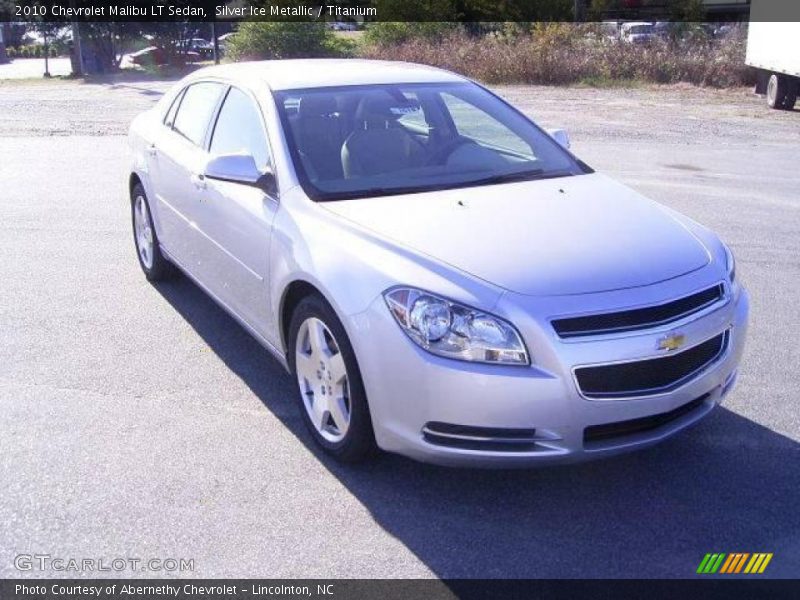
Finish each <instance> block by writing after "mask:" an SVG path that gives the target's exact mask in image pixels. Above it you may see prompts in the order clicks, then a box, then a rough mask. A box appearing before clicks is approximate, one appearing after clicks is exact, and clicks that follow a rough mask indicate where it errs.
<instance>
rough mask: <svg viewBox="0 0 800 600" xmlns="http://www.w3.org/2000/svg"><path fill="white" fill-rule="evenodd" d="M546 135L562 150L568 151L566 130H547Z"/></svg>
mask: <svg viewBox="0 0 800 600" xmlns="http://www.w3.org/2000/svg"><path fill="white" fill-rule="evenodd" d="M547 133H548V134H549V135H550V137H551V138H553V139H554V140H555V141H557V142H558V144H559V145H560V146H561V147H562V148H564V149H566V150H569V134H568V133H567V130H566V129H548V130H547Z"/></svg>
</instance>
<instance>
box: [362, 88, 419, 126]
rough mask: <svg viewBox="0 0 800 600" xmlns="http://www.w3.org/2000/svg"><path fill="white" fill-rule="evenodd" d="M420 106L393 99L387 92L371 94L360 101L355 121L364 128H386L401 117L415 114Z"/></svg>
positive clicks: (404, 100)
mask: <svg viewBox="0 0 800 600" xmlns="http://www.w3.org/2000/svg"><path fill="white" fill-rule="evenodd" d="M418 110H421V109H420V105H419V104H418V103H416V102H412V101H409V100H406V99H405V98H400V99H397V98H394V97H392V96H391V95H390V94H389V93H387V92H383V91H381V92H376V93H371V94H369V95H367V96H365V97H364V98H362V99H361V102H359V104H358V108H357V109H356V121H358V122H359V123H363V125H364V127H365V128H366V127H370V126H382V127H386V126H388V124H389V123H390V122H392V121H396V120H397V119H399V118H400V117H402V116H403V115H407V114H409V113H413V112H416V111H418Z"/></svg>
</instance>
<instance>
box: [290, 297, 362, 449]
mask: <svg viewBox="0 0 800 600" xmlns="http://www.w3.org/2000/svg"><path fill="white" fill-rule="evenodd" d="M287 354H288V361H289V368H290V370H291V372H292V374H293V375H294V376H295V379H296V380H297V390H298V398H299V405H300V413H301V415H302V417H303V422H304V423H305V424H306V427H307V428H308V430H309V432H310V433H311V435H312V437H313V438H314V441H315V442H316V443H317V444H318V445H319V446H320V447H322V449H323V450H325V452H327V453H328V454H330V455H331V456H333V457H334V458H336V459H337V460H339V461H342V462H359V461H362V460H364V459H366V458H369V457H371V456H372V455H373V454H374V453H375V450H376V445H375V434H374V433H373V430H372V417H371V416H370V412H369V404H368V403H367V394H366V392H365V390H364V383H363V381H362V379H361V372H360V370H359V367H358V362H357V361H356V356H355V353H354V352H353V347H352V345H351V344H350V340H349V338H348V337H347V333H346V332H345V330H344V326H343V325H342V324H341V322H340V321H339V319H338V317H337V316H336V314H335V313H334V311H333V309H332V308H331V307H330V305H328V303H327V302H325V301H324V300H323V299H322V298H320V297H319V296H307V297H306V298H304V299H303V300H301V301H300V303H299V304H298V306H297V308H296V309H295V311H294V313H293V314H292V320H291V323H290V324H289V340H288V352H287Z"/></svg>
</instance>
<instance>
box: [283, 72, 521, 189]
mask: <svg viewBox="0 0 800 600" xmlns="http://www.w3.org/2000/svg"><path fill="white" fill-rule="evenodd" d="M283 109H284V113H285V116H286V119H287V120H288V124H289V129H290V131H291V136H292V138H293V141H294V145H295V148H296V150H297V154H298V155H299V158H300V161H301V163H302V167H303V169H304V170H305V174H306V176H307V178H308V179H309V180H310V181H311V182H312V183H314V184H315V185H321V186H323V187H333V188H338V187H340V185H337V184H345V185H346V182H347V181H348V180H353V179H373V178H378V179H380V178H386V177H389V178H390V179H392V174H398V175H399V174H401V173H402V176H403V177H405V178H411V179H413V178H415V177H419V178H425V177H429V176H435V175H437V174H444V173H450V174H452V173H454V172H459V173H468V172H484V171H488V170H495V171H496V170H504V169H505V170H507V169H508V168H509V167H513V166H514V165H518V164H520V163H530V162H532V161H536V157H535V155H534V152H533V149H532V148H531V146H530V145H525V143H524V142H523V140H522V139H521V138H519V137H518V136H517V135H516V134H514V133H513V132H512V131H511V130H506V131H505V134H506V135H507V137H510V138H513V139H514V141H516V143H517V146H521V147H520V148H511V147H507V146H504V145H502V140H500V142H501V143H495V141H494V140H492V134H496V132H493V131H492V127H494V128H500V127H504V126H503V125H502V124H501V123H499V122H496V121H495V122H493V123H491V126H490V127H488V132H487V135H485V136H483V137H481V136H480V135H477V136H476V135H468V134H466V132H465V133H462V132H461V131H459V128H458V127H457V126H456V122H457V121H456V119H454V116H453V114H452V112H451V110H450V108H449V107H448V104H447V102H446V101H445V100H444V99H443V95H442V94H440V93H439V92H438V91H433V90H420V91H418V92H410V91H403V90H400V89H399V88H387V87H377V88H372V89H360V90H353V89H350V90H341V91H327V90H322V91H312V92H299V93H297V94H288V95H286V96H285V97H284V98H283ZM471 109H472V111H473V112H476V113H479V111H480V109H477V108H475V107H471ZM469 116H470V115H467V117H469ZM485 117H487V118H488V115H485ZM464 121H465V118H464V116H463V115H462V116H461V118H460V119H459V121H458V122H459V124H460V123H462V122H464ZM476 129H478V130H479V128H476ZM469 133H473V132H471V131H470V132H469ZM394 179H396V177H394Z"/></svg>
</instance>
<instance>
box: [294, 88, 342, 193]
mask: <svg viewBox="0 0 800 600" xmlns="http://www.w3.org/2000/svg"><path fill="white" fill-rule="evenodd" d="M297 138H298V140H297V145H298V147H299V149H300V155H301V158H302V159H303V163H304V164H305V166H306V171H307V172H308V173H309V176H310V178H311V179H312V180H317V179H341V178H342V163H341V151H342V141H343V139H344V131H343V129H342V124H341V121H340V116H339V113H338V112H337V109H336V99H335V98H334V97H333V96H330V95H328V94H309V95H307V96H304V97H303V98H302V99H301V100H300V105H299V106H298V109H297Z"/></svg>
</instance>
